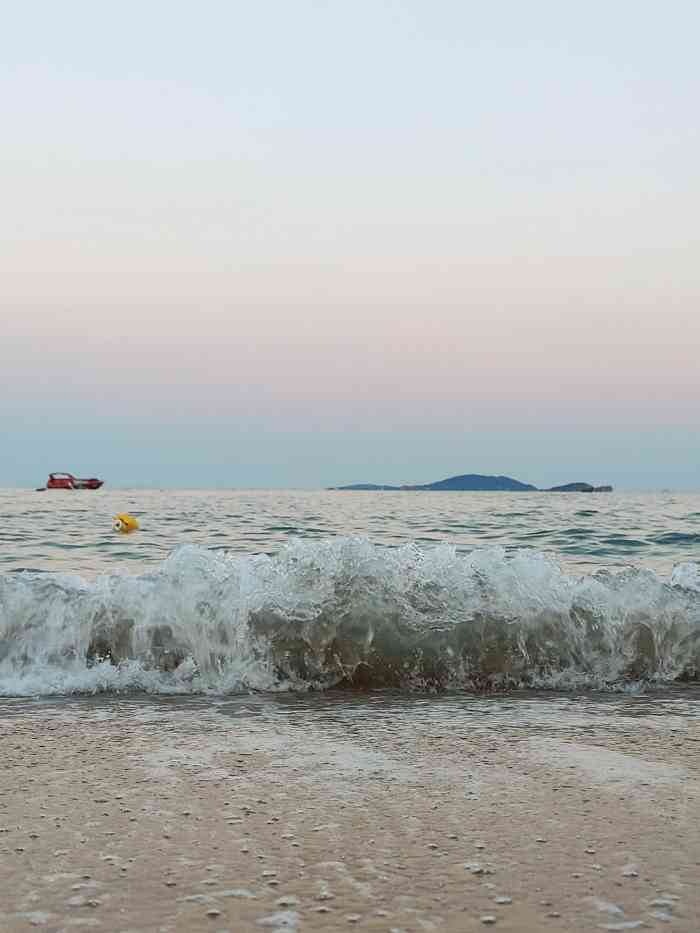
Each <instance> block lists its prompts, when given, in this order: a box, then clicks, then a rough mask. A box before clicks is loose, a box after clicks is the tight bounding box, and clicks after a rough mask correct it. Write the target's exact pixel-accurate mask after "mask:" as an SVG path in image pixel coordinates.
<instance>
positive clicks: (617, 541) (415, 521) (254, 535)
mask: <svg viewBox="0 0 700 933" xmlns="http://www.w3.org/2000/svg"><path fill="white" fill-rule="evenodd" d="M121 511H128V512H131V513H133V514H134V515H136V516H138V518H139V521H140V523H141V530H140V531H138V532H137V533H135V534H133V535H130V536H128V537H125V536H122V535H119V534H116V533H115V532H114V531H113V530H112V517H113V515H115V514H116V513H117V512H121ZM338 535H351V536H352V535H358V536H363V537H366V538H369V539H370V540H371V541H372V542H374V543H375V544H379V545H383V546H387V547H395V546H398V545H402V544H406V543H408V542H411V541H414V542H417V543H418V544H419V545H421V546H428V547H429V546H430V545H432V544H437V543H440V542H443V543H445V542H446V543H450V544H453V545H455V546H456V547H457V548H458V549H459V550H462V551H469V550H472V549H474V548H484V547H493V546H501V547H505V548H507V549H509V550H512V549H514V548H535V549H537V550H540V551H544V552H546V553H547V554H550V555H552V556H554V557H555V558H556V559H557V560H559V561H560V562H561V563H562V565H563V566H564V567H565V568H566V569H568V570H570V572H572V573H590V572H591V571H592V570H595V569H596V568H599V567H612V568H620V567H623V566H629V565H631V566H634V567H647V568H649V569H652V570H654V571H656V572H657V573H660V574H667V573H668V572H669V571H670V570H671V568H672V567H673V565H674V564H676V563H679V562H684V561H697V560H698V558H699V555H700V494H697V493H696V494H671V493H650V494H626V493H612V494H578V493H563V494H547V493H464V492H462V493H460V492H458V493H448V492H432V493H420V492H411V493H392V492H381V493H372V492H356V493H353V492H342V493H341V492H325V491H319V492H304V491H226V490H197V491H191V490H163V491H153V490H100V491H98V492H90V491H84V492H64V491H47V492H41V493H40V492H34V491H24V490H0V572H3V571H5V572H7V571H21V570H35V571H36V570H38V571H63V572H69V573H79V574H81V575H83V576H94V575H96V574H101V573H105V572H114V571H116V570H120V571H126V572H139V571H142V570H143V569H144V568H145V566H146V565H149V564H155V563H159V562H160V561H162V560H163V559H164V558H165V557H166V556H167V555H168V554H169V553H170V552H171V551H172V550H173V548H175V547H176V546H178V545H181V544H198V545H203V546H205V547H207V548H211V549H213V550H225V551H230V552H232V553H266V554H273V553H275V552H277V551H279V550H280V548H282V547H283V545H284V544H285V543H286V542H287V541H289V540H290V539H291V538H305V539H326V538H332V537H335V536H338Z"/></svg>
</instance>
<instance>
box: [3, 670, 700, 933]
mask: <svg viewBox="0 0 700 933" xmlns="http://www.w3.org/2000/svg"><path fill="white" fill-rule="evenodd" d="M699 702H700V691H698V690H695V689H693V688H689V689H688V690H685V691H679V692H678V693H677V694H675V693H673V692H670V693H668V694H666V695H664V696H662V697H652V698H644V697H642V698H638V699H635V698H629V697H625V696H620V695H613V696H611V697H607V698H605V699H603V698H600V697H595V696H589V697H587V696H585V695H584V696H583V698H582V699H579V698H576V699H572V698H570V699H568V700H567V699H565V698H561V697H556V696H553V697H551V698H548V697H528V696H527V695H526V696H523V695H521V694H519V695H517V696H507V695H506V696H502V697H494V698H489V699H485V698H481V699H475V698H459V697H448V698H446V699H445V700H444V701H442V702H441V701H440V700H439V699H436V698H433V697H425V698H420V697H419V698H413V699H407V698H402V697H401V696H390V697H386V696H382V695H377V694H367V695H364V696H358V697H355V698H352V697H347V696H342V697H339V696H337V695H331V696H324V695H322V694H317V695H314V696H303V697H302V696H286V697H282V698H279V697H278V698H265V697H260V696H251V697H232V698H218V700H216V701H214V700H213V699H212V698H194V697H191V698H185V699H182V698H168V699H164V698H146V697H123V696H122V697H120V696H114V697H100V698H82V699H71V700H70V701H67V702H59V701H52V700H37V701H27V700H23V701H10V702H7V701H4V702H3V701H0V742H1V743H2V748H3V749H4V751H5V755H4V767H3V769H2V771H0V830H1V832H0V890H2V891H3V892H5V894H4V895H3V898H2V903H1V904H0V926H1V927H2V929H3V930H7V931H8V933H19V931H26V930H33V929H37V928H39V929H44V930H47V931H53V933H58V931H64V930H65V931H69V930H76V929H80V928H83V927H85V928H88V929H95V930H102V931H118V933H127V931H129V933H156V931H159V933H169V931H183V933H184V931H193V933H198V931H200V930H207V931H209V930H211V931H217V933H218V931H225V930H228V931H230V933H236V931H241V930H289V929H296V930H299V931H303V930H311V931H325V930H343V929H358V930H372V931H379V930H383V931H387V933H389V931H390V930H395V931H398V930H402V931H405V933H413V931H423V930H436V931H447V933H452V931H455V933H457V931H465V930H466V931H471V930H483V929H485V928H486V927H489V926H495V927H496V928H498V929H501V930H504V931H513V933H516V931H518V933H534V931H540V930H548V931H549V930H551V931H562V933H563V931H571V930H573V931H578V930H581V931H584V930H597V929H610V930H622V929H634V928H636V926H637V925H639V924H643V927H641V926H640V928H644V929H659V930H662V929H663V930H673V931H680V933H685V931H688V933H691V931H695V930H696V929H697V927H698V918H699V917H700V891H698V887H697V883H696V879H697V874H698V866H699V865H700V839H699V838H698V834H697V829H696V826H697V819H698V816H700V762H699V761H698V755H697V752H698V750H700V721H699V720H698V718H697V715H698V714H697V708H698V703H699ZM689 710H690V711H691V713H692V715H688V712H689ZM465 866H466V867H465ZM497 899H500V901H499V900H497ZM489 918H494V920H493V921H492V920H491V919H489Z"/></svg>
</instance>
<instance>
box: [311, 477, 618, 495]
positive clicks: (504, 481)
mask: <svg viewBox="0 0 700 933" xmlns="http://www.w3.org/2000/svg"><path fill="white" fill-rule="evenodd" d="M329 489H332V490H337V491H355V492H357V491H360V492H366V491H369V492H381V491H387V490H389V491H392V492H404V491H408V492H440V491H443V492H612V486H592V485H591V484H590V483H567V484H566V485H564V486H552V487H550V488H549V489H543V490H539V489H538V488H537V486H532V485H531V484H530V483H521V482H520V480H517V479H513V478H512V477H510V476H483V475H481V474H480V473H463V474H461V475H460V476H449V477H448V478H447V479H440V480H437V481H436V482H434V483H425V484H423V485H417V486H387V485H382V484H376V483H352V484H351V485H349V486H330V487H329Z"/></svg>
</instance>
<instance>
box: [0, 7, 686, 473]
mask: <svg viewBox="0 0 700 933" xmlns="http://www.w3.org/2000/svg"><path fill="white" fill-rule="evenodd" d="M3 20H4V21H3V29H2V33H1V34H0V73H1V74H2V80H1V81H0V116H1V123H0V126H1V129H0V134H1V139H2V142H1V145H0V204H1V205H2V209H1V210H0V387H2V392H0V486H29V487H31V486H36V485H40V484H41V483H43V482H44V481H45V479H46V475H47V473H48V472H49V471H50V470H69V471H71V472H74V473H76V474H77V475H89V476H93V475H97V476H100V477H102V478H103V479H105V480H106V481H107V483H108V484H109V485H110V486H115V487H119V486H146V487H167V486H185V487H207V486H224V487H321V486H326V485H337V484H341V483H349V482H359V481H375V482H389V483H402V482H427V481H431V480H434V479H438V478H442V477H445V476H449V475H453V474H457V473H464V472H479V473H498V474H502V473H504V474H508V475H511V476H514V477H516V478H518V479H521V480H523V481H526V482H531V483H534V484H535V485H543V486H544V485H552V484H555V483H563V482H569V481H577V480H585V481H590V482H593V483H613V484H614V485H615V486H616V487H618V488H622V489H658V488H672V489H678V490H682V489H700V469H699V467H700V427H699V423H700V420H699V418H698V412H699V411H700V375H699V374H698V355H699V353H700V300H699V299H700V246H699V238H698V217H699V216H700V184H699V182H700V173H699V171H698V166H699V165H700V123H699V122H698V119H697V102H698V100H699V99H700V58H699V57H698V55H697V36H698V34H700V6H698V4H697V3H695V2H690V0H688V2H686V0H675V2H673V3H672V4H659V3H658V2H650V0H616V2H615V3H610V2H600V0H589V2H587V3H585V4H583V3H578V4H573V3H571V4H566V3H561V2H560V0H551V2H550V0H529V2H528V3H522V2H520V0H494V2H492V3H488V4H486V3H483V2H471V0H430V2H428V0H403V2H392V0H385V2H378V0H371V2H369V0H353V2H349V0H343V2H340V0H336V2H333V0H326V2H321V0H316V2H312V0H295V2H294V3H290V2H283V0H274V2H273V0H257V2H256V3H250V2H238V0H228V2H224V0H201V2H200V3H197V4H194V3H192V2H190V0H188V2H178V0H168V2H162V0H149V2H148V3H145V4H144V3H142V2H139V3H136V2H132V0H123V2H122V3H120V4H118V5H113V4H112V5H108V4H95V3H94V2H78V0H65V2H63V3H60V4H55V3H50V2H48V0H45V2H32V0H27V2H26V3H23V4H12V5H10V6H8V7H7V9H6V10H5V12H4V16H3Z"/></svg>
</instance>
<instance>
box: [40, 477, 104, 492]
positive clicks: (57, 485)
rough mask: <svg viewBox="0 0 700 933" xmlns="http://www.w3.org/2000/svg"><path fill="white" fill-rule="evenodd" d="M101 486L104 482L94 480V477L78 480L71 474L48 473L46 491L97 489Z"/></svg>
mask: <svg viewBox="0 0 700 933" xmlns="http://www.w3.org/2000/svg"><path fill="white" fill-rule="evenodd" d="M103 485H104V480H101V479H95V477H94V476H93V477H91V478H90V479H78V477H77V476H73V474H72V473H49V478H48V480H47V481H46V488H47V489H99V488H100V486H103Z"/></svg>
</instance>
